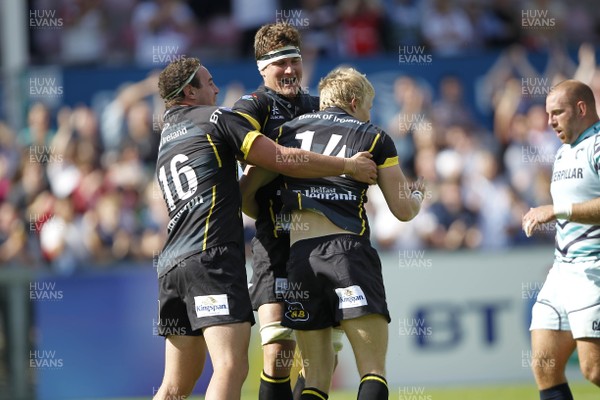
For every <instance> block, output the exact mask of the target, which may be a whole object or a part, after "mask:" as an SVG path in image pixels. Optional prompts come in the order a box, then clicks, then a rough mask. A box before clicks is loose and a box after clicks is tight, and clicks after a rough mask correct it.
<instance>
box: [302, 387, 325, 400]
mask: <svg viewBox="0 0 600 400" xmlns="http://www.w3.org/2000/svg"><path fill="white" fill-rule="evenodd" d="M328 398H329V395H328V394H327V393H324V392H321V391H320V390H319V389H317V388H313V387H307V388H305V389H304V390H303V391H302V397H300V400H327V399H328Z"/></svg>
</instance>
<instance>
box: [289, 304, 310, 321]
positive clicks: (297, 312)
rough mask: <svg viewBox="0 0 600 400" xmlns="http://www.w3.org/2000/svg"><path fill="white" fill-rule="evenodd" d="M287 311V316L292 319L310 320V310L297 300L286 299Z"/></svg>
mask: <svg viewBox="0 0 600 400" xmlns="http://www.w3.org/2000/svg"><path fill="white" fill-rule="evenodd" d="M285 303H286V305H287V307H286V312H285V317H286V318H287V319H289V320H290V321H308V317H309V314H308V311H306V310H305V309H304V306H303V305H302V304H301V303H298V302H297V301H286V302H285Z"/></svg>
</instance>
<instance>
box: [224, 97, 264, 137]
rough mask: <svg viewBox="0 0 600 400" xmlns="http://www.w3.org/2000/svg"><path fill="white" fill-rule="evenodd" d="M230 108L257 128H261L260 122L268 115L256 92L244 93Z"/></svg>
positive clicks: (259, 129) (258, 129)
mask: <svg viewBox="0 0 600 400" xmlns="http://www.w3.org/2000/svg"><path fill="white" fill-rule="evenodd" d="M232 110H233V111H235V112H236V113H238V114H240V115H241V116H243V117H244V118H246V120H248V122H249V123H250V124H252V127H253V128H254V129H255V130H257V131H261V130H262V123H263V122H264V121H265V120H266V118H267V115H268V110H267V107H265V106H263V105H262V103H261V101H260V98H259V97H258V95H257V94H256V93H251V94H245V95H243V96H242V97H240V98H239V99H238V101H236V102H235V104H234V105H233V107H232Z"/></svg>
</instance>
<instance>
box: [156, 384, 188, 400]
mask: <svg viewBox="0 0 600 400" xmlns="http://www.w3.org/2000/svg"><path fill="white" fill-rule="evenodd" d="M195 384H196V382H190V383H186V382H177V383H175V382H173V383H165V382H163V384H162V385H161V386H160V388H159V389H158V391H157V392H156V395H155V396H154V400H170V399H185V398H187V397H188V396H189V395H191V394H192V390H194V386H195Z"/></svg>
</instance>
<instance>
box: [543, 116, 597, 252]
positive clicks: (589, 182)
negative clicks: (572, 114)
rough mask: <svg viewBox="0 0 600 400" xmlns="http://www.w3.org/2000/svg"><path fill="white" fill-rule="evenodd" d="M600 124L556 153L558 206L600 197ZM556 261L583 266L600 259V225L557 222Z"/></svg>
mask: <svg viewBox="0 0 600 400" xmlns="http://www.w3.org/2000/svg"><path fill="white" fill-rule="evenodd" d="M598 132H600V121H599V122H597V123H595V124H594V125H592V126H591V127H589V128H588V129H586V130H585V131H584V132H583V133H582V134H581V136H579V138H578V139H577V140H576V141H575V143H573V144H563V145H562V146H561V147H560V148H559V149H558V152H557V153H556V158H555V159H554V167H553V169H552V183H551V185H550V193H551V194H552V200H553V202H554V204H568V203H582V202H584V201H588V200H592V199H595V198H596V197H600V134H598ZM555 242H556V243H555V250H554V255H555V258H556V259H557V260H559V261H563V262H582V261H590V260H595V259H598V258H600V225H589V224H581V223H577V222H572V221H567V220H564V219H558V220H557V221H556V240H555Z"/></svg>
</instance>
